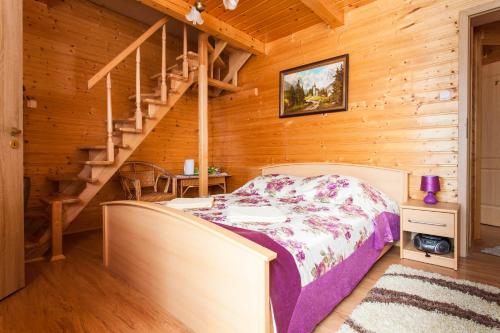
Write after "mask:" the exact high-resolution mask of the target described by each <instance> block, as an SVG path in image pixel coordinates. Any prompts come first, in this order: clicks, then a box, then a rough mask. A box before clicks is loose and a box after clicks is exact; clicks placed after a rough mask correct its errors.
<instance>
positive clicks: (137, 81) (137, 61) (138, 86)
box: [135, 47, 142, 130]
mask: <svg viewBox="0 0 500 333" xmlns="http://www.w3.org/2000/svg"><path fill="white" fill-rule="evenodd" d="M135 128H136V129H138V130H142V111H141V48H140V47H138V48H137V51H136V55H135Z"/></svg>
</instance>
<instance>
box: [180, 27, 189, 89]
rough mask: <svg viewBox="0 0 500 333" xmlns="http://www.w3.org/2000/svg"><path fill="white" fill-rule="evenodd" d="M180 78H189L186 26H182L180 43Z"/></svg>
mask: <svg viewBox="0 0 500 333" xmlns="http://www.w3.org/2000/svg"><path fill="white" fill-rule="evenodd" d="M182 76H184V77H185V78H186V79H187V78H188V76H189V63H188V40H187V25H186V24H184V30H183V42H182Z"/></svg>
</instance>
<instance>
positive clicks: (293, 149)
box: [210, 0, 487, 202]
mask: <svg viewBox="0 0 500 333" xmlns="http://www.w3.org/2000/svg"><path fill="white" fill-rule="evenodd" d="M484 2H487V1H479V0H478V1H471V0H451V1H429V0H417V1H403V0H378V1H375V2H373V3H371V4H369V5H366V6H363V7H361V8H358V9H355V10H352V11H350V12H349V13H348V14H347V15H346V20H345V25H344V26H342V27H340V28H338V29H335V30H330V29H328V28H327V27H326V25H324V24H318V25H315V26H313V27H311V28H308V29H305V30H302V31H300V32H298V33H295V34H293V35H291V36H288V37H285V38H283V39H280V40H277V41H275V42H273V43H270V44H268V51H269V53H268V55H267V56H265V57H258V58H256V57H253V58H252V59H251V60H250V61H249V63H248V64H247V65H246V66H245V67H244V68H243V70H242V71H241V72H240V74H239V83H240V84H241V85H248V86H255V87H257V88H259V96H258V97H248V96H247V95H243V96H242V97H237V96H234V97H226V98H223V99H220V100H212V103H211V111H210V113H211V134H212V136H211V137H212V141H211V145H210V146H211V148H212V149H211V160H212V164H215V165H219V166H221V167H223V168H224V169H226V170H227V171H228V172H229V173H231V174H232V175H233V177H232V178H231V181H230V189H234V188H235V187H238V186H240V185H241V184H243V183H244V182H245V181H247V180H248V179H249V178H251V177H254V176H256V175H258V174H259V167H261V166H263V165H266V164H272V163H283V162H306V161H330V162H348V163H359V164H369V165H377V166H385V167H391V168H400V169H405V170H408V171H410V172H411V179H410V196H411V197H412V198H422V196H423V193H421V192H420V189H419V184H420V176H421V175H423V174H436V175H439V176H440V177H443V181H442V191H441V192H440V193H439V195H438V197H439V199H440V200H445V201H451V202H455V201H457V163H458V162H457V150H458V127H457V123H458V102H457V84H458V76H457V71H458V53H457V48H458V24H457V21H458V16H459V12H460V11H461V10H463V9H465V8H468V7H472V6H475V5H479V4H481V3H484ZM345 53H348V54H349V56H350V66H349V111H348V112H338V113H329V114H324V115H311V116H305V117H297V118H285V119H279V118H278V84H279V71H281V70H284V69H287V68H292V67H295V66H299V65H303V64H307V63H311V62H314V61H318V60H322V59H326V58H329V57H333V56H338V55H342V54H345ZM444 90H447V91H449V92H450V93H451V100H445V101H441V100H440V98H439V95H440V91H444Z"/></svg>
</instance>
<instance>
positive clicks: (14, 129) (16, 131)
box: [9, 127, 23, 136]
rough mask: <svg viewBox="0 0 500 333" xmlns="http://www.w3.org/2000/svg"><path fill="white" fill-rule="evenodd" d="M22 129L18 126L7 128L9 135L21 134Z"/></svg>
mask: <svg viewBox="0 0 500 333" xmlns="http://www.w3.org/2000/svg"><path fill="white" fill-rule="evenodd" d="M22 132H23V131H21V130H20V129H19V128H17V127H11V128H10V130H9V134H10V136H18V135H19V134H21V133H22Z"/></svg>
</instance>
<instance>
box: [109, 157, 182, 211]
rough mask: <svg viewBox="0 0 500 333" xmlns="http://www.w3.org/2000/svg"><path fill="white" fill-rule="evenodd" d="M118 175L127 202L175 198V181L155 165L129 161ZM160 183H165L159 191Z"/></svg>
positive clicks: (169, 174) (168, 173) (170, 175)
mask: <svg viewBox="0 0 500 333" xmlns="http://www.w3.org/2000/svg"><path fill="white" fill-rule="evenodd" d="M118 173H119V174H120V181H121V184H122V187H123V191H124V192H125V195H126V196H127V199H128V200H139V201H149V202H157V201H166V200H171V199H174V198H176V197H177V180H176V179H175V177H174V176H173V175H172V174H171V173H170V172H168V171H167V170H165V169H163V168H161V167H159V166H157V165H155V164H152V163H148V162H142V161H129V162H125V163H124V164H123V165H122V166H121V168H120V169H119V171H118ZM160 183H165V186H161V188H163V190H159V187H160ZM169 190H170V191H169Z"/></svg>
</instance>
